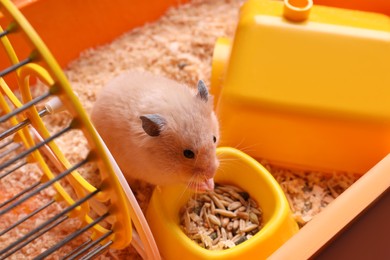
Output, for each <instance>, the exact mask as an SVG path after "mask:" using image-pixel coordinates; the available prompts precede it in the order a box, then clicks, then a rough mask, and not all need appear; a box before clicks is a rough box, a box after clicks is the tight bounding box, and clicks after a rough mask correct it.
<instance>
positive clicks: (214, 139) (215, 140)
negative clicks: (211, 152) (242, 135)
mask: <svg viewBox="0 0 390 260" xmlns="http://www.w3.org/2000/svg"><path fill="white" fill-rule="evenodd" d="M213 141H214V143H216V142H217V137H215V135H213Z"/></svg>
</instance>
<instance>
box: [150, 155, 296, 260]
mask: <svg viewBox="0 0 390 260" xmlns="http://www.w3.org/2000/svg"><path fill="white" fill-rule="evenodd" d="M217 154H218V157H219V158H220V160H221V166H220V168H219V169H218V171H217V174H216V176H215V182H216V183H221V184H230V185H234V186H237V187H239V188H241V189H243V190H244V191H246V192H248V193H249V195H250V196H251V197H252V198H253V199H254V200H255V201H256V202H257V203H258V204H259V206H260V208H261V209H262V211H263V224H264V225H263V228H262V229H261V230H260V231H259V232H258V233H256V235H254V236H253V237H251V238H250V239H248V240H247V241H245V242H243V243H241V244H239V245H237V246H235V247H233V248H230V249H224V250H217V251H211V250H208V249H205V248H202V247H200V246H199V245H197V244H196V242H194V241H192V240H191V239H190V238H189V237H187V235H186V234H185V233H184V232H183V231H182V229H181V228H180V215H179V211H180V208H181V207H182V206H183V205H185V204H186V203H187V201H188V200H189V198H190V197H191V195H192V193H191V191H189V190H188V189H187V188H186V186H185V185H175V186H167V187H157V188H156V189H155V191H154V192H153V195H152V199H151V201H150V204H149V208H148V211H147V220H148V221H149V225H150V228H151V230H152V232H153V235H154V236H155V239H156V243H157V245H158V247H159V250H160V253H161V255H162V257H163V258H164V259H179V258H183V257H185V259H232V258H238V257H240V258H241V259H245V258H246V259H254V258H256V259H264V258H266V257H268V256H269V255H271V254H272V253H273V252H274V251H275V250H276V249H278V248H279V247H280V246H281V245H282V244H283V243H284V242H286V241H287V240H288V239H289V238H290V237H292V236H293V235H294V234H295V233H296V232H297V231H298V226H297V224H296V222H295V221H294V219H293V217H292V214H291V211H290V208H289V204H288V202H287V199H286V197H285V195H284V193H283V191H282V189H281V188H280V186H279V184H278V183H277V182H276V180H275V179H274V178H273V176H272V175H271V174H270V173H269V172H268V171H267V170H266V169H265V168H264V167H263V166H262V165H261V164H260V163H258V162H257V161H256V160H254V159H253V158H251V157H250V156H248V155H247V154H245V153H243V152H241V151H239V150H237V149H234V148H229V147H220V148H218V149H217Z"/></svg>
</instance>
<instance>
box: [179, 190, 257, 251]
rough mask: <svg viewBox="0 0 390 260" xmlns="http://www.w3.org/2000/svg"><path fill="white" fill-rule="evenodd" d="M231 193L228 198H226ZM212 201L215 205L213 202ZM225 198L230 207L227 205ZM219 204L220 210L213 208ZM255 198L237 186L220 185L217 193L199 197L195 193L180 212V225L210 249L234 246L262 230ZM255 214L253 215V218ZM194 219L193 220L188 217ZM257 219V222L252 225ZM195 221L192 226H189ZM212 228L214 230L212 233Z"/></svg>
mask: <svg viewBox="0 0 390 260" xmlns="http://www.w3.org/2000/svg"><path fill="white" fill-rule="evenodd" d="M225 193H227V194H228V196H230V197H227V196H226V195H223V196H222V194H225ZM206 198H210V199H211V206H210V207H208V206H205V204H208V205H210V202H208V201H210V200H209V199H206ZM225 198H229V201H227V202H228V203H227V205H228V206H227V207H226V208H225V206H224V201H225V202H226V200H225ZM214 202H215V205H216V206H217V207H216V208H213V206H212V205H213V204H214ZM253 205H257V203H254V201H253V199H252V198H250V196H249V194H248V193H247V192H244V191H242V190H240V189H239V188H237V187H233V186H224V185H221V184H216V187H215V190H214V191H210V192H207V194H204V195H201V196H199V195H198V194H195V195H194V196H193V197H192V198H190V200H189V201H188V202H187V204H186V205H184V207H183V208H182V210H181V211H180V212H181V213H180V214H182V215H181V216H180V219H181V223H180V226H181V228H182V229H183V231H184V233H185V234H186V235H187V236H188V237H190V238H191V239H192V240H194V241H196V242H197V243H198V244H199V245H200V246H202V247H204V248H207V249H210V250H221V249H227V248H231V247H234V246H236V245H238V244H240V243H242V242H244V241H246V240H248V239H249V238H250V237H252V236H253V235H255V234H256V233H257V232H258V231H259V230H260V229H261V225H262V223H261V219H262V214H261V210H260V209H256V212H257V213H260V214H259V215H257V214H256V213H255V212H254V211H253V209H255V208H254V207H253ZM199 207H201V208H202V210H201V211H202V212H200V213H199V216H196V217H195V216H193V215H196V214H195V209H196V208H199ZM251 215H252V216H251ZM188 216H193V217H188ZM252 220H253V222H252ZM188 221H191V223H188ZM210 229H211V230H212V231H211V232H210Z"/></svg>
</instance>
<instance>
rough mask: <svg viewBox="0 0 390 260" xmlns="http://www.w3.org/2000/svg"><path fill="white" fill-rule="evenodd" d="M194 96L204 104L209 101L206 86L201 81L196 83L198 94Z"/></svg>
mask: <svg viewBox="0 0 390 260" xmlns="http://www.w3.org/2000/svg"><path fill="white" fill-rule="evenodd" d="M196 96H197V97H199V98H200V99H202V100H203V101H204V102H207V101H208V99H209V91H208V90H207V87H206V84H205V83H204V81H203V80H199V81H198V94H196Z"/></svg>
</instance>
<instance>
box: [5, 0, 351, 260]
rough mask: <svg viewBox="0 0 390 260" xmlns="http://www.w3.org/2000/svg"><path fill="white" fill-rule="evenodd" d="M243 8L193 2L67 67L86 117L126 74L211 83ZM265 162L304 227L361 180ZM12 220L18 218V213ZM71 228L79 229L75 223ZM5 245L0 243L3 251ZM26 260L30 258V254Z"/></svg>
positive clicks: (145, 192)
mask: <svg viewBox="0 0 390 260" xmlns="http://www.w3.org/2000/svg"><path fill="white" fill-rule="evenodd" d="M243 2H244V0H230V1H229V0H193V1H191V2H190V3H189V4H185V5H182V6H179V7H177V8H172V9H169V10H168V11H167V13H166V14H165V15H164V16H162V17H161V18H160V19H159V20H158V21H156V22H155V23H150V24H146V25H145V26H142V27H139V28H136V29H134V30H132V31H130V32H127V33H124V34H123V35H122V36H120V37H118V38H117V39H115V40H114V41H112V42H111V43H109V44H106V45H103V46H99V47H96V48H91V49H88V50H86V51H84V52H83V53H81V54H80V57H79V58H78V59H76V60H74V61H73V62H71V63H70V64H69V65H68V67H67V68H66V69H65V73H66V75H67V77H68V79H69V81H70V83H71V86H72V87H73V89H74V91H75V92H76V93H77V94H78V96H79V99H80V101H81V103H82V105H83V106H84V108H85V109H86V111H87V112H88V113H89V112H90V111H91V108H92V106H93V103H94V101H95V99H96V95H97V93H98V92H99V91H100V89H101V88H102V87H103V86H104V85H105V84H106V83H107V81H109V80H110V79H112V78H114V77H115V76H116V75H118V74H120V73H122V72H124V71H126V70H140V71H144V70H145V71H150V72H152V73H155V74H159V75H163V76H166V77H169V78H172V79H174V80H177V81H179V82H182V83H185V84H188V85H190V86H194V87H195V84H196V82H197V81H198V80H199V79H203V80H204V81H205V82H206V83H209V79H210V75H211V61H212V52H213V48H214V45H215V42H216V40H217V38H218V37H223V36H227V37H233V34H234V31H235V26H236V22H237V20H238V9H239V7H240V5H241V4H242V3H243ZM64 120H69V115H67V114H66V113H61V114H59V115H56V117H55V118H54V119H51V120H50V121H47V122H46V124H47V125H48V127H51V128H53V129H55V128H56V125H57V124H58V123H60V122H63V121H64ZM83 142H84V141H81V140H79V139H78V137H77V136H76V137H68V138H64V139H63V140H61V141H59V143H58V145H59V147H60V148H61V149H63V150H66V151H67V152H66V153H67V154H68V155H69V156H71V158H72V157H74V158H73V159H74V160H75V161H76V160H77V159H78V158H79V157H80V150H79V147H81V148H80V149H81V150H83V149H84V148H83V147H84V145H85V144H84V143H83ZM75 144H77V146H75ZM261 162H262V164H263V165H265V166H266V168H267V169H268V170H269V171H270V172H271V173H272V174H273V175H274V176H275V178H276V180H277V181H278V182H279V184H280V185H281V187H282V189H283V190H284V192H285V194H286V196H287V199H288V201H289V203H290V206H291V209H292V211H293V213H294V215H295V216H296V219H297V221H298V223H299V224H300V225H304V224H305V223H306V222H307V221H309V220H310V219H311V218H312V217H313V216H314V215H316V214H318V213H319V212H321V210H322V209H323V208H325V207H326V206H327V205H328V204H329V203H330V202H332V201H333V200H334V199H335V198H336V197H337V196H338V195H339V194H341V193H342V192H343V191H344V190H345V189H347V188H348V187H349V186H350V185H351V184H352V183H353V182H355V181H356V180H357V179H358V177H359V176H358V175H354V174H348V173H321V172H309V171H297V170H292V169H282V168H279V167H276V166H273V165H270V164H269V163H267V162H266V161H261ZM21 171H24V173H27V172H28V171H30V169H28V168H27V167H24V168H22V169H21ZM84 174H85V175H86V178H87V179H88V180H91V181H93V176H94V174H96V173H95V169H94V168H93V167H92V168H91V172H90V173H88V172H86V173H84ZM88 174H90V175H88ZM20 176H21V177H20V179H17V180H12V185H14V186H12V187H17V186H20V185H27V184H28V183H27V182H28V181H26V180H25V179H23V177H22V176H24V174H22V175H20ZM1 185H5V186H3V187H1V190H2V191H3V189H6V188H4V187H9V186H8V185H10V184H7V183H3V181H2V182H1ZM15 189H16V188H15ZM152 189H153V187H152V186H150V185H147V184H144V183H138V185H136V187H134V193H135V195H136V197H137V199H138V201H139V203H140V206H141V208H142V210H143V211H145V210H146V207H147V204H148V201H149V198H150V195H151V192H152ZM14 191H15V190H14V189H13V188H12V189H9V190H7V192H10V194H11V193H12V192H14ZM140 191H141V192H140ZM6 194H7V193H6ZM1 196H6V195H5V194H2V195H1ZM9 196H12V195H9ZM46 197H50V196H48V195H46ZM14 217H20V215H18V213H17V212H15V216H14ZM10 219H11V218H10ZM8 221H9V220H8ZM73 225H74V226H75V227H77V226H78V225H79V223H78V222H77V220H75V221H74V223H73ZM63 233H67V230H58V234H63ZM58 234H57V235H58ZM61 236H62V235H61ZM2 239H5V238H3V237H2ZM47 241H50V237H44V238H42V240H41V243H35V244H34V245H33V246H32V248H33V249H35V250H38V251H39V250H42V248H43V247H44V246H46V244H47ZM1 243H2V242H1V240H0V247H1ZM25 254H26V256H28V255H30V254H29V252H25ZM100 259H141V258H140V256H138V254H137V253H136V252H135V250H134V249H133V248H132V247H131V246H129V247H128V248H127V249H125V250H121V251H117V250H110V251H109V252H107V253H105V254H104V255H102V256H100Z"/></svg>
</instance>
